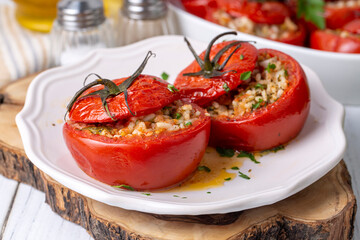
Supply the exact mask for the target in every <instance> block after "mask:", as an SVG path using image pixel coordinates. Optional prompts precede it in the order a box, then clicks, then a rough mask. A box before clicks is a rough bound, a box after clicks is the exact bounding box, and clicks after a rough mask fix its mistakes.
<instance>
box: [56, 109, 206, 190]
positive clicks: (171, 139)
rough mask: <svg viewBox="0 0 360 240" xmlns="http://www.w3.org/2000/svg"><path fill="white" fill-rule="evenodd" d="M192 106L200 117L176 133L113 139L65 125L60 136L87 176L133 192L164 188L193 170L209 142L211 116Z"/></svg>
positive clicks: (185, 176)
mask: <svg viewBox="0 0 360 240" xmlns="http://www.w3.org/2000/svg"><path fill="white" fill-rule="evenodd" d="M193 107H194V108H195V109H197V110H198V111H200V112H201V115H200V118H199V119H198V120H197V121H195V122H193V125H192V126H190V127H188V128H186V129H184V130H180V131H176V132H163V133H161V134H159V135H157V136H153V137H139V136H135V137H126V138H122V139H121V140H114V139H111V138H107V137H105V136H99V135H94V134H90V133H89V132H88V131H81V130H76V129H74V127H73V126H72V125H71V124H69V123H66V124H65V125H64V127H63V136H64V139H65V143H66V145H67V147H68V148H69V150H70V152H71V154H72V156H73V158H74V159H75V160H76V162H77V164H78V165H79V167H80V168H81V169H82V170H83V171H84V172H85V173H86V174H88V175H89V176H91V177H93V178H95V179H97V180H99V181H101V182H104V183H106V184H110V185H112V186H114V185H121V184H125V185H129V186H131V187H133V188H134V189H136V190H151V189H161V188H167V187H171V186H174V185H176V184H179V183H180V182H181V181H183V180H184V179H186V178H187V177H188V176H189V175H190V174H191V173H192V172H194V171H195V170H196V168H197V166H198V164H199V162H200V160H201V159H202V157H203V155H204V152H205V149H206V146H207V143H208V140H209V135H210V117H208V116H205V111H204V110H203V109H201V108H200V107H198V106H196V105H194V104H193Z"/></svg>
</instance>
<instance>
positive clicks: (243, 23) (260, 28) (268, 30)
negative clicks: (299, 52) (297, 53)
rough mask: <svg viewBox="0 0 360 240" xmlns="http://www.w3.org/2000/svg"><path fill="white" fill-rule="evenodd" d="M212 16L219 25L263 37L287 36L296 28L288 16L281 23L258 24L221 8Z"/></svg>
mask: <svg viewBox="0 0 360 240" xmlns="http://www.w3.org/2000/svg"><path fill="white" fill-rule="evenodd" d="M213 17H214V19H215V20H217V22H218V23H219V24H220V25H223V26H225V27H228V28H231V29H234V30H237V31H240V32H244V33H248V34H252V35H256V36H259V37H263V38H270V39H283V38H288V37H289V36H290V34H291V33H295V32H296V31H297V30H298V26H297V25H296V24H295V23H294V22H293V21H292V20H291V19H290V18H286V19H285V21H284V23H282V24H260V23H255V22H253V21H252V20H251V19H249V18H248V17H246V16H243V17H233V16H231V15H230V14H228V13H226V12H225V11H223V10H217V11H216V12H215V13H214V15H213Z"/></svg>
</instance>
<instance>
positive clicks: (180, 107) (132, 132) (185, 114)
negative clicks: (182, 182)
mask: <svg viewBox="0 0 360 240" xmlns="http://www.w3.org/2000/svg"><path fill="white" fill-rule="evenodd" d="M200 115H201V113H200V111H198V110H196V109H194V108H193V106H192V105H191V104H183V103H182V102H181V101H175V102H174V103H173V104H171V105H168V106H166V107H164V108H162V109H161V110H158V111H156V112H155V113H151V114H148V115H145V116H141V117H131V118H130V119H128V120H126V121H118V122H116V123H102V124H100V123H99V124H86V123H72V125H73V126H74V127H75V128H76V129H79V130H88V131H90V132H91V133H92V134H97V135H101V136H106V137H109V138H121V137H131V136H152V135H156V134H160V133H162V132H164V131H170V132H174V131H179V130H181V129H185V128H188V127H190V126H191V125H192V123H193V122H195V121H196V120H197V119H199V117H200Z"/></svg>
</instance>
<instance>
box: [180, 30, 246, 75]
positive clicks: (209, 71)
mask: <svg viewBox="0 0 360 240" xmlns="http://www.w3.org/2000/svg"><path fill="white" fill-rule="evenodd" d="M229 34H232V35H237V32H235V31H231V32H224V33H221V34H219V35H217V36H215V37H214V38H213V39H212V40H211V41H210V43H209V45H208V47H207V48H206V51H205V56H204V60H202V59H201V58H200V57H199V56H198V55H197V54H196V52H195V50H194V49H193V47H192V46H191V44H190V42H189V41H188V40H187V39H186V38H184V40H185V42H186V44H187V45H188V47H189V49H190V51H191V53H192V54H193V55H194V57H195V60H196V62H197V63H198V64H199V66H200V68H201V70H200V71H199V72H194V73H184V74H183V76H203V77H205V78H213V77H219V76H222V75H224V74H225V73H228V72H230V71H225V72H222V70H223V69H224V67H225V66H226V64H227V63H228V62H229V60H230V58H231V56H232V55H233V54H234V53H235V52H236V51H237V50H238V49H239V48H240V47H241V43H244V42H249V41H235V42H232V43H230V44H228V45H226V46H225V47H223V48H222V49H221V50H220V51H219V52H217V53H216V55H215V57H214V58H213V60H210V52H211V48H212V46H213V45H214V43H215V42H216V40H218V39H219V38H221V37H222V36H225V35H229ZM234 46H236V48H235V49H234V50H233V51H232V52H231V53H230V54H229V56H228V57H227V58H226V59H225V61H224V62H223V63H222V64H221V65H220V64H219V63H218V61H219V60H220V58H221V56H223V54H224V53H225V52H226V51H227V50H229V49H230V48H232V47H234Z"/></svg>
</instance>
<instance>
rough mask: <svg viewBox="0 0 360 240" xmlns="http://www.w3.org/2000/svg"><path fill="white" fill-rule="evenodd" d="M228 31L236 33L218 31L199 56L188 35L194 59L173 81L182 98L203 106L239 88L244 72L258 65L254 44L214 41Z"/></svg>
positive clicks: (227, 33)
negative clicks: (220, 32)
mask: <svg viewBox="0 0 360 240" xmlns="http://www.w3.org/2000/svg"><path fill="white" fill-rule="evenodd" d="M229 34H230V35H236V34H237V33H236V32H225V33H222V34H219V35H218V36H216V37H215V38H214V39H212V40H211V41H210V43H209V45H208V47H207V49H206V51H204V52H203V53H201V54H200V56H198V55H197V54H196V53H195V51H194V49H193V48H192V46H191V44H190V43H189V41H188V40H187V39H186V38H185V41H186V43H187V44H188V47H189V49H190V50H191V52H192V54H193V55H194V57H195V61H193V62H192V63H191V64H190V65H189V66H187V67H186V68H185V69H184V70H182V71H181V72H180V73H179V74H178V76H177V78H176V80H175V83H174V85H175V87H176V88H178V89H179V91H180V93H181V96H182V98H185V99H188V100H189V101H191V102H194V103H197V104H199V105H200V106H203V105H205V104H207V103H208V102H210V101H212V100H214V99H216V98H218V97H219V96H221V95H223V94H225V93H226V92H228V91H230V90H232V89H234V88H236V87H237V86H238V85H239V84H240V83H241V82H242V81H243V80H242V77H241V76H242V74H244V73H245V74H246V73H248V72H250V71H252V70H253V69H254V68H255V64H256V59H257V49H256V48H255V47H254V46H253V45H251V44H249V43H247V42H243V41H225V42H221V43H218V44H215V45H214V43H215V41H216V40H218V39H219V38H220V37H222V36H224V35H229Z"/></svg>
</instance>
